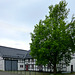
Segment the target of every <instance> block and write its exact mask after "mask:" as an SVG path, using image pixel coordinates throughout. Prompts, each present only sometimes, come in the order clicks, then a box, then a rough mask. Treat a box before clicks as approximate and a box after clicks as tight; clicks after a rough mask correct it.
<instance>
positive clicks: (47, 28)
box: [30, 1, 75, 74]
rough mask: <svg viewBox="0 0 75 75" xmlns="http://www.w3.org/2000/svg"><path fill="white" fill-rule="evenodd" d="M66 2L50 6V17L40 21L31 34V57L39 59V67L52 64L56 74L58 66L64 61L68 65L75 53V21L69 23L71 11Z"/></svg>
mask: <svg viewBox="0 0 75 75" xmlns="http://www.w3.org/2000/svg"><path fill="white" fill-rule="evenodd" d="M66 6H67V3H66V1H60V2H59V4H56V5H55V6H53V5H51V6H49V15H48V16H46V18H45V20H43V21H42V20H40V22H39V24H36V25H35V28H34V31H33V33H31V40H32V43H30V49H31V53H30V54H31V56H32V57H33V58H35V59H37V61H36V63H37V64H38V65H40V64H42V65H46V64H51V66H52V67H53V69H54V74H56V71H57V66H56V65H57V64H59V63H60V62H61V61H64V62H65V64H66V65H68V64H69V62H70V60H71V54H72V52H74V51H75V19H74V17H73V19H72V21H71V22H70V23H68V22H67V19H68V17H67V16H68V13H69V9H67V8H66Z"/></svg>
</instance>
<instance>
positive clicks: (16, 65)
mask: <svg viewBox="0 0 75 75" xmlns="http://www.w3.org/2000/svg"><path fill="white" fill-rule="evenodd" d="M17 63H18V62H17V61H14V60H13V61H12V65H11V66H12V71H17V68H18V64H17Z"/></svg>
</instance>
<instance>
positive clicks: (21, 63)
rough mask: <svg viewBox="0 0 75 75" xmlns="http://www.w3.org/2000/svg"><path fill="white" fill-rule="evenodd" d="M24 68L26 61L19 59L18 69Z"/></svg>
mask: <svg viewBox="0 0 75 75" xmlns="http://www.w3.org/2000/svg"><path fill="white" fill-rule="evenodd" d="M22 66H23V67H22ZM24 69H25V65H24V61H23V60H18V70H24Z"/></svg>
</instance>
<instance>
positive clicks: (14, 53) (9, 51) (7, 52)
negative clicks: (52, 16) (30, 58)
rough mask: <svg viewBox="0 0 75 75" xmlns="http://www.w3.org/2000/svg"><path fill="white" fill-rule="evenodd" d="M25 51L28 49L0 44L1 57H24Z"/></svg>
mask: <svg viewBox="0 0 75 75" xmlns="http://www.w3.org/2000/svg"><path fill="white" fill-rule="evenodd" d="M27 53H28V51H26V50H21V49H16V48H10V47H5V46H0V56H1V57H10V58H21V59H25V57H26V55H27Z"/></svg>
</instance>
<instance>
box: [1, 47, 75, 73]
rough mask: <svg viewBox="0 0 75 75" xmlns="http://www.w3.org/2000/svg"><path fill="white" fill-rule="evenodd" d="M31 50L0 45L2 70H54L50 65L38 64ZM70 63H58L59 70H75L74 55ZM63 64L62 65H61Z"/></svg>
mask: <svg viewBox="0 0 75 75" xmlns="http://www.w3.org/2000/svg"><path fill="white" fill-rule="evenodd" d="M29 53H30V50H29V51H27V50H21V49H15V48H10V47H4V46H0V70H3V71H17V70H26V71H28V70H31V71H46V72H52V71H53V69H52V67H50V65H48V64H47V65H46V66H42V65H40V66H38V65H36V60H35V59H33V58H32V57H31V55H30V54H29ZM72 57H73V59H72V60H71V63H70V65H69V66H68V67H67V66H66V65H65V64H64V63H60V64H59V65H57V70H58V71H71V70H73V71H75V56H74V55H73V56H72ZM60 66H61V67H60Z"/></svg>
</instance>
